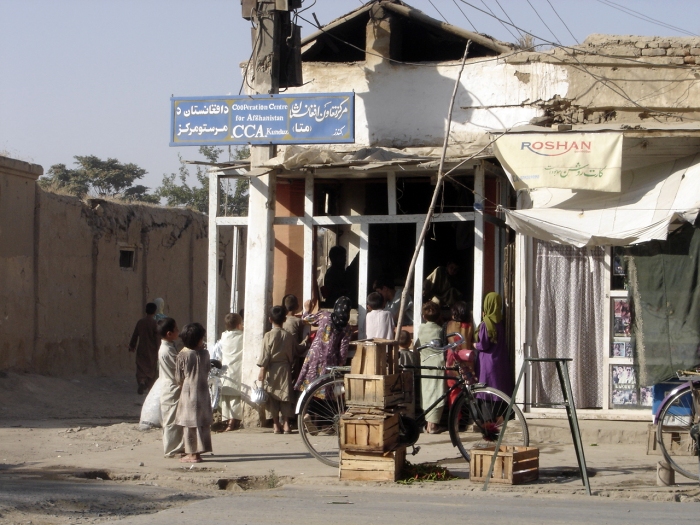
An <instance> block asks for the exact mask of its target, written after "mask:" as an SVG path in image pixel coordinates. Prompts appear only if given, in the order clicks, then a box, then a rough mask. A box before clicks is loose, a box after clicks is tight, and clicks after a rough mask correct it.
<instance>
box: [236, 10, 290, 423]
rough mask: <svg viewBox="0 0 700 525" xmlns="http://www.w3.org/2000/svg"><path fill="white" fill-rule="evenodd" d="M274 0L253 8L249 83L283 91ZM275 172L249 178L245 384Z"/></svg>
mask: <svg viewBox="0 0 700 525" xmlns="http://www.w3.org/2000/svg"><path fill="white" fill-rule="evenodd" d="M277 4H278V2H275V0H258V1H257V4H256V5H255V8H254V9H253V10H251V11H250V13H251V15H252V19H253V20H254V21H255V26H256V31H255V35H254V37H253V56H252V59H251V63H250V64H251V66H250V67H249V69H248V76H249V79H250V85H252V86H253V88H254V90H255V92H256V93H252V94H260V95H268V94H269V95H272V94H276V93H279V67H280V33H281V30H280V17H281V13H280V11H277V10H276V8H277ZM275 154H276V148H275V146H272V145H270V146H251V148H250V166H251V170H252V171H253V173H254V174H255V170H256V168H260V166H261V165H262V163H264V162H265V161H267V160H269V159H271V158H272V157H274V156H275ZM276 185H277V175H276V174H275V173H268V174H266V175H261V176H253V177H251V179H250V190H249V192H250V193H249V205H248V240H247V255H246V277H245V280H246V283H245V290H246V292H245V306H244V308H245V313H244V315H245V323H244V324H245V331H244V336H243V337H244V339H243V367H242V368H243V377H242V382H243V385H244V389H245V388H246V387H252V385H253V381H255V380H256V379H257V376H258V367H257V366H256V360H257V356H258V355H259V353H260V350H261V349H262V339H263V335H264V334H265V331H266V329H267V323H268V312H269V309H270V306H271V305H272V273H273V267H274V249H275V235H274V228H273V225H274V219H275V201H276V195H275V193H276ZM244 421H245V422H246V423H247V424H250V425H257V424H258V423H259V415H258V412H257V411H256V410H255V408H254V407H253V406H251V405H246V408H245V413H244Z"/></svg>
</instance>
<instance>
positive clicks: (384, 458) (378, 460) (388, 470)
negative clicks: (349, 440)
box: [339, 446, 406, 481]
mask: <svg viewBox="0 0 700 525" xmlns="http://www.w3.org/2000/svg"><path fill="white" fill-rule="evenodd" d="M405 462H406V447H405V446H402V447H398V448H396V449H395V450H391V451H389V452H384V453H373V452H355V451H352V450H341V451H340V471H339V478H340V479H341V480H347V481H396V480H397V479H399V478H400V477H401V471H402V470H403V466H404V463H405Z"/></svg>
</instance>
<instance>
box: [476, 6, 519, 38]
mask: <svg viewBox="0 0 700 525" xmlns="http://www.w3.org/2000/svg"><path fill="white" fill-rule="evenodd" d="M481 3H482V4H484V7H485V8H486V9H488V10H489V11H491V8H490V7H489V6H488V5H486V2H484V0H481ZM499 5H500V4H499ZM501 9H503V8H502V7H501ZM491 15H492V16H493V17H494V18H495V19H496V20H499V19H498V17H497V16H496V13H494V12H493V11H491ZM506 16H508V15H506ZM499 22H500V20H499ZM501 25H502V26H503V27H505V29H506V31H508V32H509V33H510V34H511V36H512V37H513V38H514V39H515V40H516V41H517V40H518V36H517V35H516V34H515V33H513V31H511V30H510V28H509V27H508V26H507V25H505V24H504V23H503V22H501ZM513 27H515V24H513ZM516 29H517V28H516Z"/></svg>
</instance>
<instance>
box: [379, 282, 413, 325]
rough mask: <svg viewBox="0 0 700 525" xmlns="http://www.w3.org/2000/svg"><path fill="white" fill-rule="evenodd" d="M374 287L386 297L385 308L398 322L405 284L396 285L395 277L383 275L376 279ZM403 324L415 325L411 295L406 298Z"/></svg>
mask: <svg viewBox="0 0 700 525" xmlns="http://www.w3.org/2000/svg"><path fill="white" fill-rule="evenodd" d="M372 289H373V290H374V291H375V292H377V293H380V294H381V295H382V297H383V298H384V309H385V310H388V311H390V312H391V316H392V317H393V319H394V324H398V319H399V310H400V309H401V294H402V293H403V286H395V285H394V280H393V279H391V278H387V277H381V278H379V279H377V280H376V281H374V284H373V286H372ZM401 325H402V326H413V297H411V295H409V296H408V297H407V298H406V307H405V308H404V312H403V323H401Z"/></svg>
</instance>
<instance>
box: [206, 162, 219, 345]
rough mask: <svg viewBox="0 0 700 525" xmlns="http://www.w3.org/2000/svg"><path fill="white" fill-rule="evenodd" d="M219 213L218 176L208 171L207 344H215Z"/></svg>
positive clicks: (217, 314)
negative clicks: (217, 221) (217, 218)
mask: <svg viewBox="0 0 700 525" xmlns="http://www.w3.org/2000/svg"><path fill="white" fill-rule="evenodd" d="M218 214H219V178H218V177H217V175H216V173H215V172H213V171H210V172H209V237H208V241H209V242H208V250H207V255H208V261H207V345H209V347H210V348H213V346H214V345H215V344H216V334H217V333H218V332H217V320H218V318H219V312H218V306H219V301H218V297H219V295H218V292H219V229H218V227H217V224H216V216H217V215H218Z"/></svg>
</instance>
